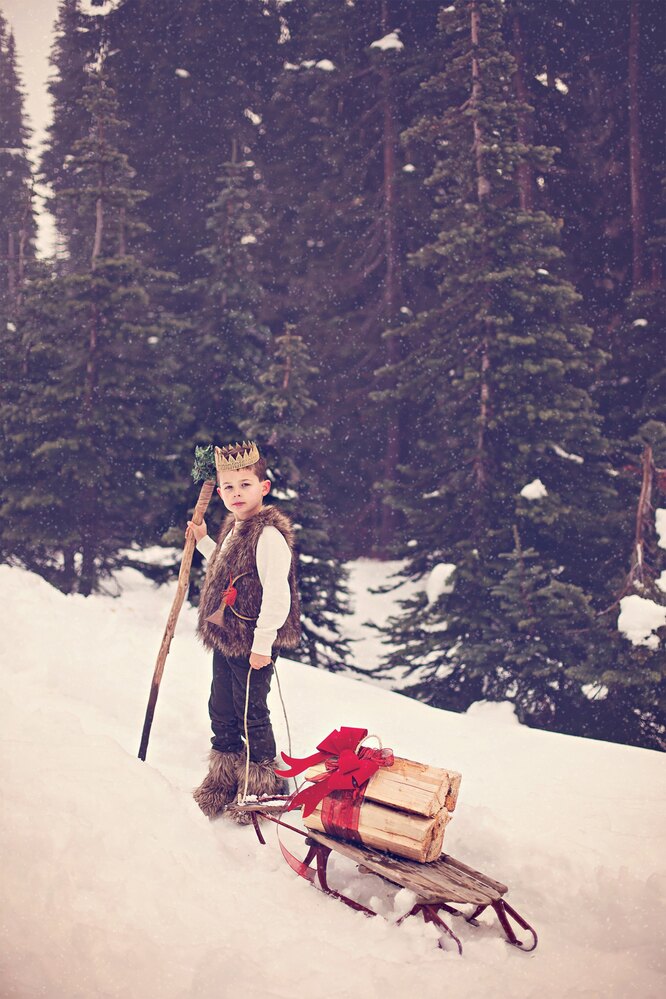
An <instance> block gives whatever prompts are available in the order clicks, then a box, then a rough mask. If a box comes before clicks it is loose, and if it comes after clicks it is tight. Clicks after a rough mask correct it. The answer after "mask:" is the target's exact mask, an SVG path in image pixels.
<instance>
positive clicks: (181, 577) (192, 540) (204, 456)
mask: <svg viewBox="0 0 666 999" xmlns="http://www.w3.org/2000/svg"><path fill="white" fill-rule="evenodd" d="M192 478H193V479H194V481H195V482H203V485H202V487H201V491H200V493H199V498H198V500H197V504H196V506H195V508H194V513H193V515H192V520H191V521H189V522H188V529H187V531H186V534H185V547H184V549H183V558H182V561H181V563H180V572H179V573H178V585H177V587H176V595H175V597H174V600H173V604H172V605H171V610H170V612H169V617H168V619H167V623H166V627H165V629H164V636H163V638H162V644H161V645H160V650H159V652H158V654H157V662H156V664H155V671H154V672H153V681H152V684H151V687H150V696H149V698H148V707H147V708H146V718H145V721H144V723H143V732H142V733H141V745H140V746H139V759H140V760H144V761H145V759H146V751H147V749H148V739H149V738H150V729H151V726H152V724H153V715H154V714H155V704H156V703H157V695H158V693H159V689H160V681H161V680H162V673H163V672H164V664H165V662H166V657H167V656H168V654H169V648H170V647H171V639H172V638H173V635H174V632H175V630H176V621H177V620H178V615H179V614H180V608H181V607H182V606H183V601H184V599H185V594H186V593H187V587H188V585H189V581H190V571H191V569H192V556H193V555H194V548H195V545H196V543H197V541H198V540H199V537H198V535H199V528H200V525H203V518H204V514H205V513H206V510H207V509H208V504H209V503H210V500H211V497H212V495H213V490H214V489H215V448H214V446H213V445H212V444H209V445H208V446H207V447H197V448H195V450H194V468H193V469H192ZM205 531H206V529H205V526H204V527H203V533H202V534H201V536H203V534H205Z"/></svg>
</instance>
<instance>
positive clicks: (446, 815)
mask: <svg viewBox="0 0 666 999" xmlns="http://www.w3.org/2000/svg"><path fill="white" fill-rule="evenodd" d="M450 818H451V813H450V812H449V811H447V809H446V808H441V809H440V811H439V812H437V814H436V815H434V816H427V817H426V816H421V815H413V814H409V813H407V812H403V811H398V809H396V808H385V807H384V806H383V805H379V804H376V803H375V802H374V801H369V800H368V799H367V797H366V798H365V799H364V800H363V802H362V804H361V806H360V809H359V814H358V835H359V837H360V839H361V840H362V842H363V843H364V844H365V845H366V846H371V847H374V848H375V849H378V850H388V851H390V852H391V853H395V854H397V855H398V856H400V857H407V858H409V859H410V860H417V861H419V862H420V863H422V864H425V863H429V862H430V861H432V860H437V858H438V857H439V856H440V854H441V852H442V843H443V842H444V830H445V828H446V824H447V822H448V821H449V819H450ZM303 823H304V825H305V826H306V828H308V829H312V830H313V831H315V832H321V833H327V830H326V829H325V828H324V824H323V822H322V805H321V804H319V805H317V807H316V808H315V809H314V811H313V812H311V814H310V815H308V816H307V817H305V816H304V817H303Z"/></svg>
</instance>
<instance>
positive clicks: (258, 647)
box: [197, 524, 291, 656]
mask: <svg viewBox="0 0 666 999" xmlns="http://www.w3.org/2000/svg"><path fill="white" fill-rule="evenodd" d="M233 533H234V532H233V530H231V531H230V532H229V534H227V536H226V538H225V539H224V541H223V542H222V548H221V551H224V549H225V548H226V546H227V544H228V543H229V541H230V540H231V537H232V535H233ZM216 547H217V545H216V544H215V542H214V541H213V539H212V538H211V537H210V536H209V535H206V537H205V538H202V539H201V541H200V542H199V543H198V544H197V549H198V550H199V551H200V552H201V554H202V555H203V557H204V558H205V559H209V558H210V557H211V555H213V553H214V552H215V549H216ZM290 568H291V551H290V550H289V545H288V544H287V542H286V541H285V539H284V536H283V535H282V534H281V533H280V531H278V529H277V527H273V526H272V525H270V524H267V525H266V527H264V529H263V531H262V532H261V534H260V535H259V540H258V542H257V572H258V574H259V582H260V583H261V586H262V589H263V595H262V599H261V608H260V610H259V617H258V618H257V623H256V625H255V628H254V637H253V639H252V652H256V653H257V655H260V656H270V654H271V649H272V647H273V642H274V641H275V637H276V635H277V633H278V630H279V629H280V628H281V627H282V625H283V624H284V622H285V621H286V620H287V617H288V615H289V609H290V607H291V591H290V589H289V570H290Z"/></svg>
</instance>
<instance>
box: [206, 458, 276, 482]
mask: <svg viewBox="0 0 666 999" xmlns="http://www.w3.org/2000/svg"><path fill="white" fill-rule="evenodd" d="M267 469H268V465H267V462H266V459H265V458H260V459H259V461H255V463H254V465H246V466H245V468H244V469H243V471H244V472H254V474H255V475H256V476H257V478H258V479H259V481H260V482H263V481H264V479H267V478H268V475H267ZM217 483H218V485H219V484H220V476H219V473H218V476H217Z"/></svg>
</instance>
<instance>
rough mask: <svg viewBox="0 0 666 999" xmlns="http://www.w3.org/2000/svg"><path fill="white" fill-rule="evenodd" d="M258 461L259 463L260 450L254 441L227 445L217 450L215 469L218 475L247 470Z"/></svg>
mask: <svg viewBox="0 0 666 999" xmlns="http://www.w3.org/2000/svg"><path fill="white" fill-rule="evenodd" d="M257 461H259V448H258V447H257V445H256V444H255V443H254V441H243V443H242V444H226V445H225V446H224V447H216V448H215V468H216V469H217V474H218V475H220V473H221V472H228V471H229V469H233V468H247V467H248V465H254V464H255V462H257Z"/></svg>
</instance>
